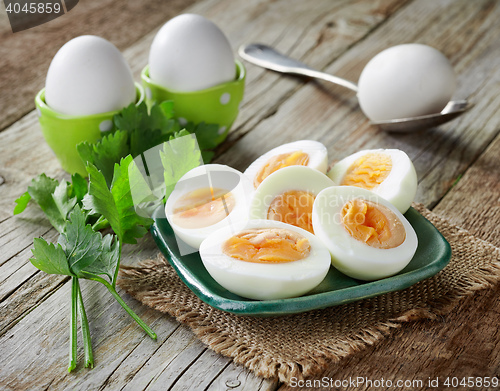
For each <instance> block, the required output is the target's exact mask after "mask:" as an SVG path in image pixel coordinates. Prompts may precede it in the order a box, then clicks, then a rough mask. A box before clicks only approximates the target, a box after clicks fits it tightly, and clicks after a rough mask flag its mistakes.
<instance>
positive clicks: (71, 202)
mask: <svg viewBox="0 0 500 391" xmlns="http://www.w3.org/2000/svg"><path fill="white" fill-rule="evenodd" d="M52 198H53V200H54V204H55V205H56V207H57V210H58V211H59V213H60V216H61V217H62V218H63V219H64V220H66V217H67V216H68V213H69V212H70V211H71V210H72V209H73V208H74V207H75V205H76V197H74V198H69V197H68V182H66V181H62V182H61V183H60V184H59V185H57V187H56V188H55V190H54V193H53V194H52Z"/></svg>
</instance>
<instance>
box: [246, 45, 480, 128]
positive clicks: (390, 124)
mask: <svg viewBox="0 0 500 391" xmlns="http://www.w3.org/2000/svg"><path fill="white" fill-rule="evenodd" d="M238 54H239V55H240V57H241V58H243V59H244V60H246V61H248V62H251V63H253V64H255V65H258V66H260V67H263V68H266V69H270V70H272V71H275V72H280V73H287V74H292V75H298V76H307V77H312V78H316V79H321V80H325V81H329V82H331V83H334V84H337V85H340V86H342V87H345V88H347V89H349V90H351V91H354V92H358V86H357V85H356V84H355V83H353V82H352V81H349V80H345V79H342V78H340V77H338V76H334V75H330V74H328V73H324V72H320V71H317V70H315V69H313V68H310V67H309V66H307V65H305V64H303V63H301V62H300V61H297V60H294V59H292V58H290V57H287V56H285V55H283V54H281V53H279V52H278V51H276V50H274V49H273V48H272V47H270V46H267V45H263V44H257V43H253V44H250V45H243V46H241V47H240V48H239V50H238ZM470 106H471V105H470V104H468V102H467V100H458V101H450V102H448V104H447V105H446V107H445V108H444V109H443V110H441V112H439V113H434V114H428V115H421V116H418V117H411V118H399V119H393V120H385V121H371V123H372V124H373V125H376V126H378V127H380V128H381V129H382V130H384V131H386V132H401V133H404V132H413V131H417V130H422V129H428V128H433V127H436V126H438V125H441V124H444V123H446V122H448V121H451V120H453V119H455V118H456V117H458V116H459V115H461V114H463V113H464V112H465V111H466V110H467V109H469V108H470Z"/></svg>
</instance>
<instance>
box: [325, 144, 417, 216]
mask: <svg viewBox="0 0 500 391" xmlns="http://www.w3.org/2000/svg"><path fill="white" fill-rule="evenodd" d="M368 153H380V154H386V155H389V156H390V157H391V160H392V169H391V172H390V173H389V175H388V176H387V178H385V180H384V181H383V182H382V183H381V184H380V185H378V186H377V187H375V188H373V189H371V191H372V192H374V193H375V194H378V195H379V196H381V197H382V198H384V199H386V200H387V201H389V202H390V203H391V204H393V205H394V206H395V207H396V208H398V210H399V211H400V212H401V213H405V212H406V211H407V210H408V208H409V207H410V206H411V203H412V202H413V200H414V199H415V195H416V194H417V184H418V181H417V173H416V171H415V167H414V166H413V163H412V161H411V160H410V158H409V157H408V155H407V154H406V153H405V152H403V151H401V150H399V149H368V150H364V151H359V152H356V153H354V154H352V155H349V156H347V157H346V158H344V159H342V160H341V161H339V162H338V163H336V164H335V165H334V166H333V167H332V169H331V170H330V171H329V172H328V174H327V175H328V176H329V177H330V179H332V180H333V181H334V182H335V183H337V184H340V183H342V180H343V178H344V176H345V174H346V172H347V170H348V169H349V167H351V165H352V164H353V163H354V162H355V161H356V160H357V159H359V158H360V157H362V156H364V155H366V154H368Z"/></svg>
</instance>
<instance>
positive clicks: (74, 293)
mask: <svg viewBox="0 0 500 391" xmlns="http://www.w3.org/2000/svg"><path fill="white" fill-rule="evenodd" d="M77 299H78V278H76V277H72V284H71V325H70V329H69V339H70V344H69V367H68V372H71V371H72V370H73V369H75V368H76V362H77V342H78V341H77V336H76V334H77V323H76V322H77V319H76V316H77Z"/></svg>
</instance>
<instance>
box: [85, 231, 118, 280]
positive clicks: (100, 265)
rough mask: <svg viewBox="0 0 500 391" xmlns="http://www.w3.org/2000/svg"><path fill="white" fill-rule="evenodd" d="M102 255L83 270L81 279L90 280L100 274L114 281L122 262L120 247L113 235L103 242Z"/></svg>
mask: <svg viewBox="0 0 500 391" xmlns="http://www.w3.org/2000/svg"><path fill="white" fill-rule="evenodd" d="M101 250H102V251H101V254H100V256H99V258H98V259H96V261H95V262H93V263H91V264H90V265H89V266H87V267H85V268H84V269H82V270H81V271H80V273H79V275H78V276H79V277H83V278H89V277H92V276H96V275H99V274H105V275H106V276H108V277H109V280H110V281H113V276H114V275H115V272H116V268H117V267H118V263H119V262H120V246H119V242H118V241H116V240H115V241H114V242H113V236H112V235H106V236H104V238H102V240H101Z"/></svg>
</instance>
